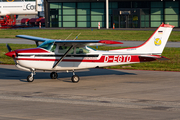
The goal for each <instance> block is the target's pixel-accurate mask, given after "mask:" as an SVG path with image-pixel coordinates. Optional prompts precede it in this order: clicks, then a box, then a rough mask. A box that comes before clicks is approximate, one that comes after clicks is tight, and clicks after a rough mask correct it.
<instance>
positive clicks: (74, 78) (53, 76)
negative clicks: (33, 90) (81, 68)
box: [27, 70, 80, 83]
mask: <svg viewBox="0 0 180 120" xmlns="http://www.w3.org/2000/svg"><path fill="white" fill-rule="evenodd" d="M34 75H35V71H34V70H32V71H31V74H30V75H28V76H27V81H28V82H33V81H34ZM50 77H51V79H57V78H58V74H57V72H52V73H51V74H50ZM79 80H80V79H79V76H78V75H75V72H74V71H73V76H72V77H71V81H72V82H73V83H78V82H79Z"/></svg>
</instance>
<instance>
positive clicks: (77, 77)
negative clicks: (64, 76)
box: [71, 75, 79, 83]
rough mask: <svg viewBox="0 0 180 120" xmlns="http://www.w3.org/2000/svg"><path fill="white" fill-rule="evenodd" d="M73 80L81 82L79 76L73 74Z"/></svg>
mask: <svg viewBox="0 0 180 120" xmlns="http://www.w3.org/2000/svg"><path fill="white" fill-rule="evenodd" d="M71 80H72V82H73V83H78V82H79V76H77V75H73V76H72V77H71Z"/></svg>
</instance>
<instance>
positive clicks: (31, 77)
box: [27, 72, 34, 82]
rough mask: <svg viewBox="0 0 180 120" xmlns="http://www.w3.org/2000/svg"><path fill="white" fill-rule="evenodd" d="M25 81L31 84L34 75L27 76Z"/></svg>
mask: <svg viewBox="0 0 180 120" xmlns="http://www.w3.org/2000/svg"><path fill="white" fill-rule="evenodd" d="M27 81H28V82H33V81H34V74H33V72H32V73H31V74H30V75H28V76H27Z"/></svg>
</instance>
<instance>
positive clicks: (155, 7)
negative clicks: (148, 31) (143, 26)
mask: <svg viewBox="0 0 180 120" xmlns="http://www.w3.org/2000/svg"><path fill="white" fill-rule="evenodd" d="M163 14H164V13H163V2H151V27H158V26H159V25H160V24H161V23H162V22H163Z"/></svg>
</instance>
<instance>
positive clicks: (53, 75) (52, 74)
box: [50, 72, 58, 79]
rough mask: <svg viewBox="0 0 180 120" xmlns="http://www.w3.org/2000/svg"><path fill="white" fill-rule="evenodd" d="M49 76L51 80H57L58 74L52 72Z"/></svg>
mask: <svg viewBox="0 0 180 120" xmlns="http://www.w3.org/2000/svg"><path fill="white" fill-rule="evenodd" d="M50 76H51V79H57V78H58V74H57V73H56V72H52V73H51V74H50Z"/></svg>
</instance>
